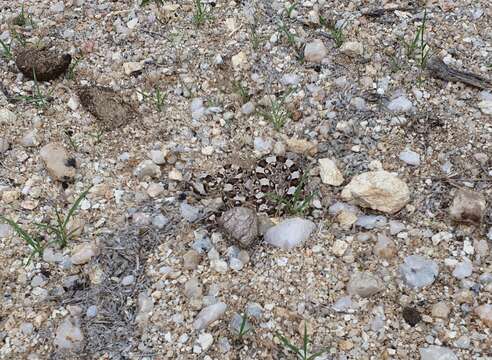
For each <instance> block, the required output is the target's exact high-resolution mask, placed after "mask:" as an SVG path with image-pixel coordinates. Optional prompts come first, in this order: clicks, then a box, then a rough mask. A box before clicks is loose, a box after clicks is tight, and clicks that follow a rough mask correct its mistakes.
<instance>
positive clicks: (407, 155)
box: [400, 149, 420, 166]
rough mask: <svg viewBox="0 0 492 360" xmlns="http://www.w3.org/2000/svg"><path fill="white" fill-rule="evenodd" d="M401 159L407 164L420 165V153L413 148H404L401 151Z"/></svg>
mask: <svg viewBox="0 0 492 360" xmlns="http://www.w3.org/2000/svg"><path fill="white" fill-rule="evenodd" d="M400 160H401V161H403V162H404V163H405V164H407V165H412V166H419V165H420V155H419V154H418V153H416V152H415V151H412V150H408V149H407V150H403V151H402V152H401V153H400Z"/></svg>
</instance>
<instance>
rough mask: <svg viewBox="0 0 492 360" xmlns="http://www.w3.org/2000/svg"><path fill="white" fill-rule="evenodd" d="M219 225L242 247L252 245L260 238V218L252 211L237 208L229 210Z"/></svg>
mask: <svg viewBox="0 0 492 360" xmlns="http://www.w3.org/2000/svg"><path fill="white" fill-rule="evenodd" d="M219 224H220V225H221V226H222V227H223V228H224V230H225V231H226V232H227V234H228V235H229V236H230V237H232V238H233V239H234V240H236V241H238V242H239V244H240V245H241V246H245V247H247V246H249V245H251V244H252V243H253V242H254V241H255V240H256V238H257V237H258V217H257V216H256V212H255V211H254V210H252V209H248V208H245V207H235V208H232V209H230V210H227V211H226V212H225V213H224V214H223V215H222V217H221V218H220V219H219Z"/></svg>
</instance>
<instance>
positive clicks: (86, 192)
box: [63, 186, 92, 228]
mask: <svg viewBox="0 0 492 360" xmlns="http://www.w3.org/2000/svg"><path fill="white" fill-rule="evenodd" d="M91 188H92V186H90V187H89V188H87V189H86V190H85V191H84V192H82V193H81V194H80V195H79V197H78V198H77V200H75V202H74V203H73V205H72V207H71V208H70V210H68V214H67V216H66V217H65V221H64V222H63V227H64V228H66V226H67V224H68V222H69V221H70V219H71V218H72V216H73V214H74V213H75V211H77V209H78V207H79V205H80V203H81V202H82V200H84V199H85V197H86V196H87V194H88V193H89V191H90V190H91Z"/></svg>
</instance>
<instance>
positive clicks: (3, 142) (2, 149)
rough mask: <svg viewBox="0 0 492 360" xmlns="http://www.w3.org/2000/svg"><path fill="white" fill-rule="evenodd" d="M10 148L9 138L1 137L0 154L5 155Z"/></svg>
mask: <svg viewBox="0 0 492 360" xmlns="http://www.w3.org/2000/svg"><path fill="white" fill-rule="evenodd" d="M9 148H10V142H9V141H8V140H7V138H4V137H0V154H4V153H6V152H7V150H8V149H9Z"/></svg>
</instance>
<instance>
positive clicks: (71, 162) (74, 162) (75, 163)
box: [65, 158, 77, 168]
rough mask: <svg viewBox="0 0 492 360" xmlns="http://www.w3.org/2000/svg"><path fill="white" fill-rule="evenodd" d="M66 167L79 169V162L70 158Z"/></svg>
mask: <svg viewBox="0 0 492 360" xmlns="http://www.w3.org/2000/svg"><path fill="white" fill-rule="evenodd" d="M65 165H67V166H68V167H73V168H74V167H77V161H76V160H75V158H69V159H67V161H66V162H65Z"/></svg>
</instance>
